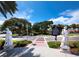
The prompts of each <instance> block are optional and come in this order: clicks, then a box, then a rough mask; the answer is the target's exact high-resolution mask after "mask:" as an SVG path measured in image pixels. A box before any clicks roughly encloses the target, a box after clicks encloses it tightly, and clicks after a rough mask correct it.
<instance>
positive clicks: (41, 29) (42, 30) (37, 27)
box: [32, 21, 53, 34]
mask: <svg viewBox="0 0 79 59" xmlns="http://www.w3.org/2000/svg"><path fill="white" fill-rule="evenodd" d="M50 24H53V22H52V21H43V22H39V23H35V24H34V25H33V28H32V29H33V33H34V34H49V33H48V30H47V29H48V26H49V25H50Z"/></svg>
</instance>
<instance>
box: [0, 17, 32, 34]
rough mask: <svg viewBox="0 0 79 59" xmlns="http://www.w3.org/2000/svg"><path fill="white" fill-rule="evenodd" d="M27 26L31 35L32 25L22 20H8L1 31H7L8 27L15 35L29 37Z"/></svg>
mask: <svg viewBox="0 0 79 59" xmlns="http://www.w3.org/2000/svg"><path fill="white" fill-rule="evenodd" d="M27 24H28V32H29V33H30V28H31V23H30V22H28V21H27V20H25V19H21V18H11V19H9V20H6V21H5V22H4V23H3V25H2V27H1V30H5V28H7V27H8V28H9V29H10V30H11V31H12V33H13V34H19V35H27Z"/></svg>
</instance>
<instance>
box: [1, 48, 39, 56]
mask: <svg viewBox="0 0 79 59" xmlns="http://www.w3.org/2000/svg"><path fill="white" fill-rule="evenodd" d="M34 49H35V48H28V47H20V48H13V49H10V50H6V51H5V50H1V51H0V57H40V54H39V55H34V53H32V51H33V50H34Z"/></svg>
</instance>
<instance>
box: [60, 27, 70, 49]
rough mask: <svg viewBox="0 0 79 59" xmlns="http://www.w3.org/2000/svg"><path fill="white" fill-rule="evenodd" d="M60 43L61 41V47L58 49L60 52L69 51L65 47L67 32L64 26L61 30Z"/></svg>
mask: <svg viewBox="0 0 79 59" xmlns="http://www.w3.org/2000/svg"><path fill="white" fill-rule="evenodd" d="M62 35H63V38H62V41H61V45H60V48H61V49H62V50H69V46H68V45H67V41H68V30H67V27H66V26H65V27H64V29H63V30H62Z"/></svg>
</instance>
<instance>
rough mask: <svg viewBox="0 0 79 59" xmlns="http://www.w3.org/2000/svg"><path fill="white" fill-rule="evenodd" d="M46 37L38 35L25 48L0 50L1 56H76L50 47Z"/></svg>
mask: <svg viewBox="0 0 79 59" xmlns="http://www.w3.org/2000/svg"><path fill="white" fill-rule="evenodd" d="M45 38H46V37H41V36H40V37H39V36H37V37H36V39H35V40H34V41H33V44H30V45H28V46H27V47H24V48H14V49H12V50H7V51H6V52H5V51H0V56H3V57H76V55H72V54H70V53H67V52H62V51H60V49H53V48H49V47H48V45H47V42H46V39H45Z"/></svg>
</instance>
